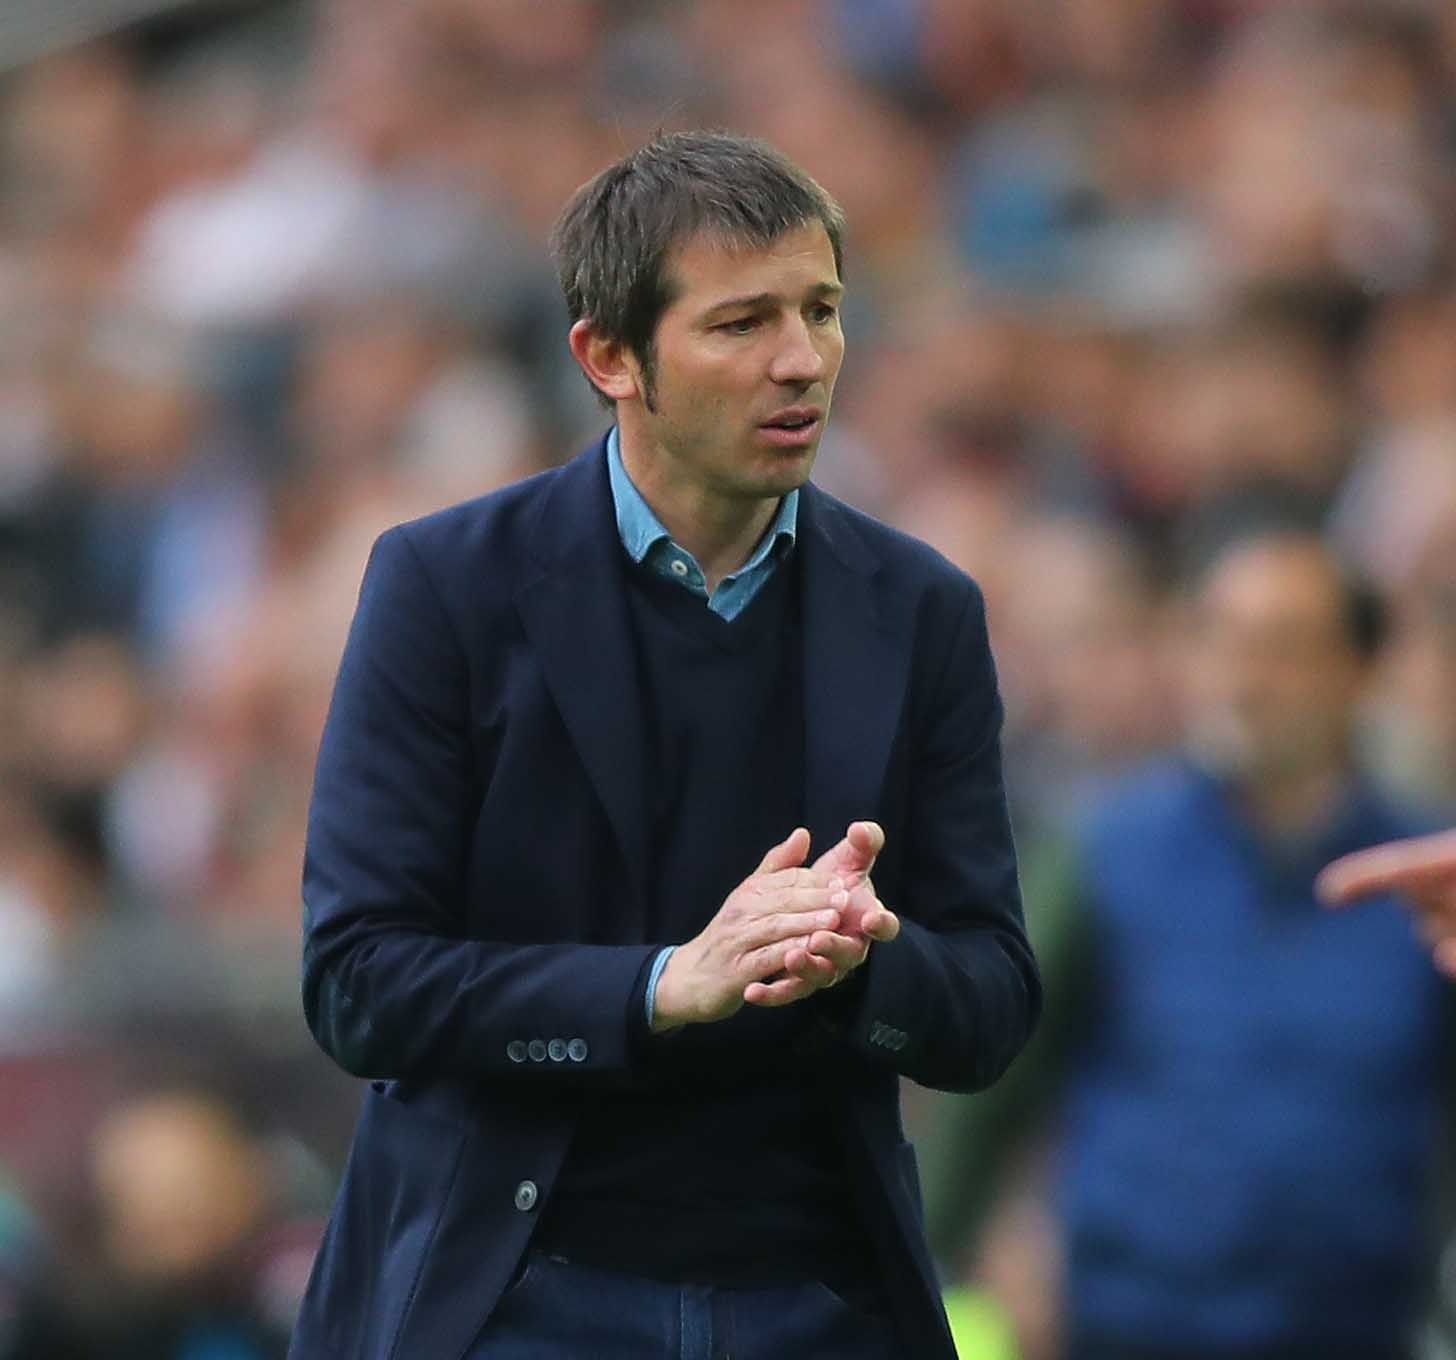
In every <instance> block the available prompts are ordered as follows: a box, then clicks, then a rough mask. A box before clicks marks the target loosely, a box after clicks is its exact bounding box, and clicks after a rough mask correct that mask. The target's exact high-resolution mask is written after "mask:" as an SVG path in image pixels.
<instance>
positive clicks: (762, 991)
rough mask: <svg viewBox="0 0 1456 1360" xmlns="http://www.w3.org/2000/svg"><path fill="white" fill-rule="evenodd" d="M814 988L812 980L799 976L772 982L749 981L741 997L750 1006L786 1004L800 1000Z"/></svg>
mask: <svg viewBox="0 0 1456 1360" xmlns="http://www.w3.org/2000/svg"><path fill="white" fill-rule="evenodd" d="M814 990H815V986H814V984H813V983H812V982H806V981H805V980H804V979H803V978H801V977H786V978H779V979H777V980H776V981H774V982H750V983H749V984H748V986H747V987H745V988H744V989H743V999H744V1001H745V1002H747V1003H748V1005H750V1006H768V1007H773V1006H787V1005H789V1003H790V1002H793V1001H801V1000H803V998H804V997H806V996H809V995H811V994H812V993H813V992H814Z"/></svg>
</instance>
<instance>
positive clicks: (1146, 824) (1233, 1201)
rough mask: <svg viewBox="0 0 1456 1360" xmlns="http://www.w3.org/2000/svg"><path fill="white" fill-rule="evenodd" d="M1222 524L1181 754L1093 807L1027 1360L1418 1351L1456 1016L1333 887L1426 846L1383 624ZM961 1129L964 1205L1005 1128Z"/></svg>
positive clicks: (1289, 556)
mask: <svg viewBox="0 0 1456 1360" xmlns="http://www.w3.org/2000/svg"><path fill="white" fill-rule="evenodd" d="M1225 533H1226V534H1228V535H1229V536H1228V537H1227V538H1226V539H1224V540H1223V541H1222V546H1219V547H1217V548H1215V549H1214V550H1213V552H1212V555H1211V558H1210V560H1209V561H1208V563H1207V565H1206V566H1205V567H1204V568H1203V569H1202V570H1201V572H1199V574H1198V575H1197V578H1196V580H1195V582H1194V584H1193V587H1192V595H1191V608H1190V614H1189V619H1188V629H1189V631H1188V634H1187V636H1186V639H1185V640H1184V642H1183V654H1182V662H1183V666H1182V672H1183V676H1184V688H1185V695H1186V708H1185V724H1186V734H1187V752H1186V755H1185V756H1184V757H1182V758H1180V759H1177V760H1174V761H1171V762H1159V763H1157V764H1155V765H1154V766H1152V767H1151V768H1149V769H1148V770H1146V771H1144V772H1140V773H1137V774H1135V775H1133V776H1130V777H1129V778H1128V779H1127V780H1126V781H1124V782H1123V783H1122V784H1121V786H1119V787H1116V788H1114V789H1113V790H1110V791H1106V792H1105V793H1104V796H1103V797H1102V798H1101V799H1100V800H1099V801H1098V802H1097V803H1096V804H1095V805H1094V806H1092V807H1091V808H1090V809H1089V811H1088V815H1087V816H1086V818H1085V822H1084V825H1083V827H1082V828H1081V830H1080V832H1079V834H1078V837H1077V841H1076V847H1075V858H1074V864H1073V872H1072V873H1071V874H1070V875H1069V877H1068V881H1067V883H1066V889H1067V891H1068V892H1069V893H1070V894H1071V895H1072V898H1073V903H1074V905H1069V906H1068V908H1067V910H1068V911H1069V912H1071V913H1072V919H1073V920H1074V921H1075V926H1074V927H1069V930H1070V933H1071V934H1072V936H1073V937H1074V938H1075V940H1076V942H1077V943H1076V945H1075V947H1073V948H1065V949H1060V950H1049V951H1048V953H1047V955H1046V957H1045V958H1044V959H1043V968H1044V970H1045V971H1046V972H1047V975H1048V976H1049V977H1054V978H1055V981H1054V982H1053V983H1052V984H1051V988H1050V990H1049V999H1050V1000H1051V1004H1050V1005H1049V1009H1048V1015H1047V1018H1046V1020H1047V1025H1048V1036H1055V1037H1054V1038H1052V1037H1048V1038H1047V1039H1046V1040H1045V1042H1044V1045H1043V1049H1042V1052H1041V1054H1040V1056H1041V1058H1043V1059H1045V1060H1047V1061H1048V1062H1049V1063H1051V1064H1052V1065H1053V1071H1052V1072H1045V1073H1042V1074H1037V1073H1034V1072H1033V1071H1032V1070H1031V1069H1029V1068H1027V1067H1026V1066H1024V1065H1023V1066H1019V1067H1018V1068H1017V1070H1016V1072H1015V1073H1014V1074H1013V1077H1014V1078H1015V1079H1017V1080H1020V1081H1021V1082H1023V1083H1028V1082H1032V1081H1033V1080H1035V1081H1038V1082H1039V1083H1040V1087H1039V1090H1040V1092H1041V1093H1042V1095H1043V1096H1044V1097H1046V1098H1047V1099H1048V1100H1050V1099H1051V1098H1052V1097H1055V1099H1056V1100H1057V1102H1058V1104H1059V1106H1060V1114H1059V1117H1058V1119H1057V1122H1056V1124H1055V1126H1054V1128H1053V1130H1052V1139H1053V1143H1054V1147H1055V1152H1054V1156H1055V1164H1056V1168H1057V1171H1056V1177H1057V1182H1058V1193H1057V1196H1056V1198H1055V1199H1054V1200H1053V1202H1052V1206H1051V1207H1052V1213H1053V1215H1054V1219H1055V1222H1056V1224H1057V1228H1058V1234H1057V1235H1058V1236H1059V1238H1060V1245H1061V1254H1060V1261H1059V1262H1058V1261H1057V1260H1056V1259H1055V1257H1051V1258H1048V1257H1036V1256H1028V1255H1027V1254H1026V1253H1021V1254H1020V1255H1019V1257H1018V1259H1019V1264H1020V1266H1021V1267H1022V1269H1023V1270H1025V1271H1027V1272H1029V1273H1030V1274H1031V1276H1032V1277H1033V1278H1031V1279H1026V1278H1023V1279H1020V1280H1017V1281H1014V1282H1012V1284H1011V1286H1010V1288H1012V1289H1013V1290H1014V1291H1016V1297H1014V1298H1013V1299H1012V1300H1010V1301H1011V1302H1012V1303H1013V1304H1015V1305H1016V1306H1019V1307H1021V1308H1024V1309H1027V1310H1029V1312H1030V1316H1029V1317H1028V1318H1027V1319H1026V1321H1025V1324H1024V1326H1025V1330H1026V1331H1027V1333H1028V1334H1029V1335H1034V1336H1039V1337H1042V1338H1049V1337H1050V1338H1053V1339H1051V1340H1044V1341H1043V1343H1042V1344H1043V1345H1044V1346H1045V1347H1046V1349H1045V1350H1041V1351H1032V1352H1030V1353H1033V1354H1048V1355H1065V1356H1067V1357H1068V1358H1069V1360H1141V1357H1148V1360H1153V1358H1154V1357H1156V1360H1183V1358H1184V1357H1186V1360H1235V1358H1237V1360H1306V1358H1307V1360H1315V1357H1318V1358H1319V1360H1332V1358H1333V1357H1346V1356H1348V1357H1350V1360H1356V1357H1358V1358H1359V1360H1373V1358H1374V1357H1385V1356H1389V1357H1399V1356H1406V1355H1409V1354H1410V1353H1411V1352H1410V1349H1409V1346H1410V1342H1411V1339H1412V1337H1413V1334H1414V1328H1415V1323H1416V1321H1417V1318H1418V1316H1419V1313H1420V1309H1421V1307H1422V1305H1423V1303H1424V1301H1425V1300H1424V1292H1425V1286H1426V1284H1427V1282H1428V1280H1429V1268H1430V1266H1431V1263H1432V1253H1431V1251H1430V1250H1429V1247H1430V1234H1431V1231H1432V1230H1433V1228H1434V1224H1433V1223H1432V1222H1431V1221H1430V1219H1429V1214H1430V1212H1431V1210H1432V1204H1433V1199H1432V1194H1433V1187H1434V1185H1435V1170H1436V1165H1437V1161H1436V1154H1437V1149H1438V1133H1439V1116H1440V1113H1441V1099H1442V1097H1443V1096H1444V1095H1446V1094H1447V1092H1446V1090H1445V1087H1446V1086H1447V1085H1448V1084H1449V1083H1448V1081H1447V1076H1446V1074H1447V1073H1448V1072H1449V1070H1450V1067H1449V1049H1448V1045H1449V1025H1450V1019H1451V1017H1450V1013H1449V1008H1450V1002H1451V997H1450V994H1449V992H1448V991H1447V990H1446V989H1445V988H1444V987H1443V986H1442V984H1441V982H1440V980H1439V978H1438V977H1437V975H1436V973H1435V972H1434V971H1433V970H1432V969H1431V968H1430V965H1429V961H1428V960H1427V959H1426V957H1425V955H1424V952H1423V951H1422V950H1421V948H1420V946H1419V944H1418V943H1417V942H1416V940H1414V939H1413V938H1412V935H1411V932H1410V929H1409V926H1408V923H1407V921H1406V920H1405V917H1404V915H1403V913H1402V912H1401V911H1400V909H1399V907H1398V905H1397V904H1396V903H1395V902H1394V901H1392V900H1390V898H1389V896H1388V894H1387V895H1386V896H1385V898H1384V900H1383V901H1382V902H1381V903H1379V904H1376V905H1374V906H1372V907H1371V908H1369V909H1368V910H1367V911H1366V912H1365V913H1363V914H1359V913H1357V914H1350V915H1343V916H1336V915H1331V914H1330V913H1328V912H1325V911H1322V910H1320V908H1319V906H1318V903H1317V900H1316V897H1315V887H1314V884H1315V876H1316V873H1317V872H1318V870H1319V869H1320V868H1321V867H1322V866H1323V865H1324V864H1326V863H1327V862H1328V861H1329V860H1330V859H1331V858H1332V857H1334V856H1336V855H1338V854H1340V853H1343V852H1345V851H1349V850H1352V849H1355V848H1358V847H1362V846H1368V845H1371V844H1375V843H1378V842H1381V841H1384V840H1387V839H1389V838H1391V837H1392V836H1399V835H1401V834H1402V833H1409V832H1411V831H1414V830H1417V829H1419V828H1420V826H1421V819H1420V818H1419V817H1418V816H1417V815H1415V814H1414V813H1413V812H1412V811H1411V810H1410V809H1408V808H1407V807H1405V806H1402V805H1401V804H1400V803H1398V802H1395V801H1393V800H1392V799H1391V798H1390V797H1389V796H1388V795H1386V794H1384V793H1382V792H1380V791H1379V790H1378V789H1377V788H1375V787H1374V786H1373V785H1372V784H1371V783H1370V782H1369V781H1368V780H1367V779H1366V778H1365V777H1364V776H1363V775H1362V774H1361V772H1360V769H1359V767H1358V765H1357V764H1356V763H1355V757H1354V747H1353V724H1354V719H1355V713H1356V708H1357V705H1358V703H1359V701H1360V699H1361V696H1362V694H1363V692H1364V690H1365V687H1366V685H1367V683H1368V680H1369V672H1370V666H1371V662H1372V660H1373V658H1374V656H1375V653H1376V649H1377V645H1378V641H1379V636H1380V619H1379V612H1378V607H1377V604H1376V601H1375V598H1374V597H1373V596H1371V595H1370V594H1369V593H1368V592H1367V591H1365V590H1364V589H1362V588H1361V587H1359V586H1357V585H1355V584H1354V583H1353V582H1352V580H1351V579H1350V578H1349V577H1348V576H1347V575H1346V573H1345V572H1344V571H1343V570H1342V569H1341V567H1340V566H1339V564H1338V563H1337V561H1336V560H1335V559H1334V558H1333V557H1332V555H1331V554H1330V552H1329V550H1328V549H1327V548H1326V547H1325V545H1324V543H1323V542H1322V540H1321V539H1320V538H1318V537H1317V536H1315V535H1314V534H1312V533H1310V532H1308V531H1305V530H1299V529H1291V528H1280V527H1277V525H1276V526H1275V527H1269V526H1268V525H1265V526H1264V527H1261V528H1258V529H1254V530H1244V529H1239V528H1237V527H1232V528H1229V529H1227V530H1225ZM1058 968H1062V969H1064V970H1065V971H1064V972H1062V973H1060V974H1059V973H1058V972H1057V970H1058ZM942 1112H943V1114H944V1117H945V1118H946V1119H947V1120H948V1121H949V1122H950V1125H951V1126H950V1127H943V1128H941V1129H939V1130H937V1131H936V1136H935V1138H934V1139H933V1140H931V1146H933V1147H934V1149H935V1155H934V1156H933V1157H929V1156H928V1157H927V1160H926V1167H925V1170H926V1176H927V1184H928V1185H929V1186H931V1191H930V1194H931V1196H932V1200H934V1198H935V1197H936V1196H937V1195H939V1194H941V1193H942V1192H944V1193H945V1194H947V1195H948V1196H952V1197H957V1196H958V1197H959V1199H960V1203H961V1204H962V1205H963V1206H966V1205H969V1204H970V1203H971V1201H970V1200H969V1199H968V1198H967V1196H968V1191H967V1189H965V1188H961V1189H957V1188H956V1185H955V1178H956V1177H957V1176H959V1177H961V1178H963V1179H969V1180H970V1181H971V1182H972V1183H973V1184H974V1182H975V1178H976V1175H977V1171H978V1169H983V1168H984V1167H985V1166H987V1165H988V1163H987V1162H986V1160H985V1159H986V1158H988V1157H991V1156H993V1155H995V1150H994V1149H993V1148H989V1147H988V1146H986V1145H985V1144H984V1143H983V1142H978V1141H977V1140H978V1137H979V1138H984V1137H985V1136H987V1135H988V1134H989V1133H990V1131H991V1129H990V1121H991V1119H992V1117H993V1116H994V1113H995V1112H994V1110H993V1109H992V1107H991V1106H989V1105H987V1106H983V1107H981V1108H979V1109H974V1110H973V1109H971V1108H969V1107H963V1108H959V1109H957V1108H956V1107H954V1106H953V1105H947V1106H945V1107H943V1111H942ZM1000 1135H1001V1136H1006V1130H1005V1128H1004V1127H1003V1128H1001V1129H1000ZM1011 1136H1012V1137H1015V1136H1017V1135H1016V1134H1015V1133H1012V1135H1011ZM1023 1136H1024V1134H1023ZM947 1209H948V1206H947V1205H942V1212H941V1214H940V1215H939V1217H938V1218H936V1219H933V1222H934V1223H937V1224H938V1230H937V1236H936V1245H937V1246H938V1247H939V1248H940V1249H941V1250H942V1251H943V1252H944V1253H945V1254H946V1255H947V1256H948V1257H953V1256H955V1255H956V1254H957V1253H958V1252H961V1251H964V1250H965V1246H966V1242H965V1237H964V1233H965V1232H967V1231H968V1230H970V1227H971V1221H970V1218H969V1216H967V1217H964V1218H962V1219H961V1221H960V1222H956V1221H955V1220H954V1218H953V1217H951V1216H950V1215H949V1214H948V1213H947V1212H946V1210H947ZM1023 1226H1024V1220H1023ZM997 1247H998V1242H997V1241H996V1240H994V1239H993V1240H986V1241H983V1243H982V1250H984V1251H985V1252H988V1253H994V1252H995V1251H996V1250H997ZM1059 1272H1060V1280H1058V1278H1057V1277H1058V1273H1059ZM987 1273H988V1275H990V1276H992V1277H994V1276H995V1274H996V1267H995V1264H994V1262H993V1263H990V1264H989V1266H988V1268H987ZM1038 1275H1039V1276H1040V1279H1039V1280H1038V1279H1037V1278H1035V1277H1036V1276H1038ZM1049 1319H1051V1320H1053V1322H1052V1323H1051V1324H1049V1321H1048V1320H1049ZM1056 1319H1060V1328H1058V1326H1057V1325H1055V1321H1054V1320H1056ZM1058 1330H1061V1331H1062V1333H1063V1337H1062V1340H1061V1341H1060V1342H1058V1341H1056V1340H1055V1339H1054V1338H1055V1335H1056V1333H1057V1331H1058Z"/></svg>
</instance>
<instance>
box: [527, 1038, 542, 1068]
mask: <svg viewBox="0 0 1456 1360" xmlns="http://www.w3.org/2000/svg"><path fill="white" fill-rule="evenodd" d="M526 1052H527V1053H529V1054H530V1055H531V1061H532V1062H545V1061H546V1041H545V1040H544V1039H532V1040H531V1042H530V1043H529V1044H527V1045H526Z"/></svg>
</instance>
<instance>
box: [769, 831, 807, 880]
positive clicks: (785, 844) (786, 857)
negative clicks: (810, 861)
mask: <svg viewBox="0 0 1456 1360" xmlns="http://www.w3.org/2000/svg"><path fill="white" fill-rule="evenodd" d="M808 857H809V833H808V831H806V830H805V829H804V828H803V827H802V826H796V827H795V828H794V829H793V830H792V831H791V832H789V838H788V839H787V840H783V841H780V842H779V843H778V844H777V845H776V846H774V847H773V849H771V850H770V851H769V852H768V854H766V855H765V856H764V857H763V861H762V862H761V863H760V864H759V866H758V872H759V873H761V874H771V873H773V872H774V870H775V869H797V868H798V867H799V865H801V864H802V863H803V862H804V861H805V860H806V859H807V858H808Z"/></svg>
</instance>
